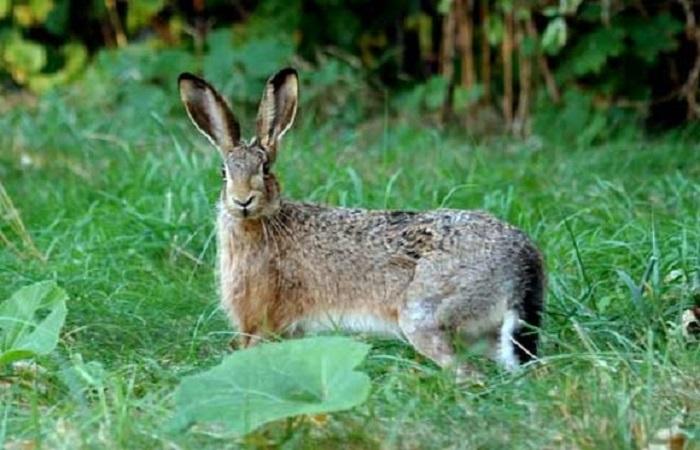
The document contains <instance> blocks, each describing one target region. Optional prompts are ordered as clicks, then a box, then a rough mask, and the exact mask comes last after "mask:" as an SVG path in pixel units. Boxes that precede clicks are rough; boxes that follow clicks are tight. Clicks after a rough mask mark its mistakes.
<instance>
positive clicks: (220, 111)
mask: <svg viewBox="0 0 700 450" xmlns="http://www.w3.org/2000/svg"><path fill="white" fill-rule="evenodd" d="M178 84H179V87H180V98H181V99H182V102H183V103H184V104H185V109H187V114H188V115H189V116H190V119H192V122H193V123H194V124H195V125H196V126H197V128H198V129H199V131H201V132H202V134H204V135H205V136H206V137H207V138H208V139H209V140H210V141H211V143H212V144H214V146H216V148H218V149H219V152H221V156H222V157H223V158H224V164H223V170H222V174H223V177H224V186H223V189H222V194H221V198H222V203H223V206H224V208H226V210H227V211H228V212H229V213H230V214H231V215H233V216H234V217H237V218H240V219H257V218H261V217H266V216H271V215H273V214H274V213H275V212H276V211H277V209H278V208H279V203H280V198H279V196H280V189H279V184H278V182H277V179H276V178H275V176H274V175H273V174H272V172H271V171H270V169H271V167H272V164H273V163H274V162H275V157H276V156H277V146H278V145H279V141H280V139H281V138H282V136H283V135H284V133H286V132H287V130H288V129H289V127H291V126H292V122H293V121H294V116H295V115H296V112H297V99H298V95H299V81H298V78H297V72H296V70H294V69H291V68H287V69H282V70H281V71H279V72H277V73H276V74H275V75H273V76H272V77H270V79H269V80H268V81H267V85H266V86H265V90H264V91H263V96H262V100H261V101H260V107H259V109H258V118H257V131H256V136H255V138H253V139H252V140H250V141H249V142H245V141H243V139H241V128H240V125H239V124H238V121H237V120H236V117H235V116H234V115H233V112H232V111H231V108H230V107H229V106H228V103H227V102H226V100H224V98H223V97H222V96H221V94H219V93H218V92H217V91H216V90H215V89H214V88H213V87H212V86H211V85H210V84H209V83H207V82H206V81H204V80H203V79H201V78H198V77H196V76H194V75H192V74H189V73H183V74H182V75H180V77H179V79H178Z"/></svg>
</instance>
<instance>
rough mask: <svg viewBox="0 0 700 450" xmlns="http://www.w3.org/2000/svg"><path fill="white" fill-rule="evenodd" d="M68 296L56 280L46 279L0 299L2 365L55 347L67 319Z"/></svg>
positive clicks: (0, 361) (0, 355)
mask: <svg viewBox="0 0 700 450" xmlns="http://www.w3.org/2000/svg"><path fill="white" fill-rule="evenodd" d="M66 299H67V295H66V293H65V291H64V290H63V289H61V288H59V287H58V286H56V283H54V282H53V281H43V282H40V283H36V284H33V285H31V286H27V287H24V288H22V289H20V290H18V291H17V292H15V293H14V295H12V297H11V298H10V299H9V300H6V301H4V302H3V303H0V366H3V365H6V364H9V363H11V362H13V361H17V360H19V359H24V358H29V357H32V356H35V355H45V354H47V353H50V352H51V351H53V349H55V348H56V345H57V344H58V336H59V332H60V331H61V327H62V326H63V322H64V321H65V319H66Z"/></svg>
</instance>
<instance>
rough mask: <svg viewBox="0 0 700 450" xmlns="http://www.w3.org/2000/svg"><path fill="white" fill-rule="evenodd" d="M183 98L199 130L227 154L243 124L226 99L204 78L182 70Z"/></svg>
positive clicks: (238, 136)
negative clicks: (237, 118)
mask: <svg viewBox="0 0 700 450" xmlns="http://www.w3.org/2000/svg"><path fill="white" fill-rule="evenodd" d="M177 82H178V86H179V88H180V98H181V99H182V103H184V105H185V109H186V110H187V114H188V115H189V116H190V119H191V120H192V122H193V123H194V124H195V125H196V126H197V129H199V131H201V132H202V134H203V135H205V136H206V137H207V138H208V139H209V140H210V141H211V143H212V144H214V145H215V146H216V147H218V148H219V150H220V151H221V152H222V153H223V154H224V155H225V154H226V153H227V152H228V151H229V150H231V149H232V148H233V147H234V146H235V145H236V144H237V143H238V141H239V140H240V138H241V127H240V125H238V121H237V120H236V117H235V116H234V115H233V112H231V108H229V106H228V104H227V103H226V100H224V98H223V97H222V96H221V94H219V93H218V92H216V90H215V89H214V88H213V87H211V85H210V84H209V83H207V82H206V81H204V80H203V79H201V78H199V77H197V76H195V75H192V74H191V73H183V74H181V75H180V76H179V77H178V79H177Z"/></svg>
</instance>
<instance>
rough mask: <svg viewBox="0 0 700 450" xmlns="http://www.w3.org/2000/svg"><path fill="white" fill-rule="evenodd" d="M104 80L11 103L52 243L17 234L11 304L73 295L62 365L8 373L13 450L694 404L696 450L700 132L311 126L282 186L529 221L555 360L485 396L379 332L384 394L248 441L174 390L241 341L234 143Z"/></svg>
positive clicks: (624, 428)
mask: <svg viewBox="0 0 700 450" xmlns="http://www.w3.org/2000/svg"><path fill="white" fill-rule="evenodd" d="M95 90H96V91H97V92H87V93H86V92H84V90H82V89H78V90H76V91H74V92H72V93H66V94H61V95H54V96H52V97H47V98H45V99H43V100H42V101H41V102H40V103H39V104H38V106H35V107H33V108H25V107H16V108H13V109H12V110H10V111H6V112H5V114H3V115H2V116H0V149H1V151H0V180H1V181H2V184H3V185H4V186H5V188H6V190H7V192H8V194H9V196H10V197H11V198H12V199H13V201H14V203H15V204H16V206H17V207H18V209H19V210H20V212H21V217H22V220H23V222H24V224H25V225H26V228H27V230H28V232H29V234H30V235H31V237H32V239H33V240H34V242H35V243H36V246H37V247H38V248H39V249H40V250H41V251H43V252H45V253H46V255H47V257H48V259H47V261H46V262H45V263H44V262H41V261H38V260H36V259H33V258H31V257H30V256H29V252H28V250H27V249H26V247H22V246H21V245H20V249H21V253H22V255H17V254H15V253H14V252H12V251H10V250H9V249H7V248H3V250H2V252H1V253H0V298H7V297H9V295H10V294H11V293H12V292H13V291H14V290H16V289H17V288H19V287H21V286H23V285H26V284H28V283H30V282H33V281H39V280H43V279H55V280H57V282H58V283H59V284H60V285H61V286H62V287H64V288H65V289H66V290H67V291H68V293H69V295H70V297H71V300H70V302H69V315H68V321H67V324H66V326H65V328H64V332H63V334H62V340H61V345H60V347H59V349H58V350H57V351H56V352H55V353H54V354H53V355H52V356H50V357H47V358H43V359H41V360H40V361H38V362H39V364H40V366H41V367H42V368H43V369H45V370H42V371H39V372H38V373H36V374H34V375H32V374H26V373H24V374H22V373H17V372H16V371H15V372H11V371H7V369H5V372H3V374H0V401H1V402H2V403H1V406H0V444H1V443H2V439H3V437H4V440H5V446H6V448H12V449H15V448H50V449H54V448H70V449H74V448H129V449H132V448H197V449H208V448H211V449H220V448H238V447H249V448H258V447H277V446H282V447H284V448H332V447H341V448H358V449H359V448H493V449H503V448H531V449H542V448H551V449H558V448H584V449H589V448H600V449H611V448H615V449H628V448H629V449H632V448H641V447H642V446H643V445H644V442H646V440H647V439H648V438H649V437H650V436H651V435H653V434H654V433H655V432H656V431H657V430H658V429H660V428H665V427H668V426H669V425H670V423H671V421H672V420H674V418H676V417H678V416H679V415H681V413H682V411H684V410H686V409H687V413H686V415H685V417H684V422H683V423H684V425H683V426H684V429H685V431H686V433H687V434H688V436H690V439H691V442H690V444H689V446H690V447H689V448H700V444H699V442H700V376H698V367H700V347H699V346H698V345H688V344H686V343H684V341H683V338H682V337H681V334H680V331H679V328H678V323H679V317H680V314H681V312H682V310H683V309H684V308H687V307H688V306H689V305H691V304H693V301H694V300H693V296H694V295H695V296H697V295H700V293H698V291H700V280H698V277H699V276H700V208H698V205H700V184H699V183H698V180H700V160H699V159H698V154H700V146H699V145H698V144H697V143H692V142H690V140H689V139H686V138H683V136H674V137H672V138H671V137H668V138H664V139H656V140H646V141H640V140H627V141H624V142H616V143H609V144H606V145H601V146H596V147H587V148H577V147H575V146H572V147H571V148H569V147H566V146H562V145H548V144H540V143H537V142H534V141H533V142H529V143H509V142H490V143H488V144H477V143H474V142H471V141H470V140H469V139H466V138H462V137H457V136H452V137H450V136H447V135H444V134H441V133H439V132H437V131H434V130H430V129H419V128H416V127H413V126H410V125H407V124H400V123H390V122H386V123H381V124H380V125H379V126H376V127H373V126H371V125H370V126H367V127H365V128H362V129H356V128H348V127H343V126H334V125H332V124H331V125H327V126H325V127H321V128H320V129H319V128H314V127H311V126H308V125H304V124H303V120H302V124H301V126H300V127H297V129H296V130H295V131H293V132H291V133H290V134H289V135H288V138H287V140H286V142H285V145H284V147H283V149H282V151H281V154H280V160H279V162H278V164H277V172H278V173H279V175H280V177H281V180H282V183H283V187H284V189H285V191H286V194H287V196H289V197H292V198H296V199H305V200H310V201H318V202H327V203H331V204H340V205H352V206H363V207H369V208H384V207H388V208H404V209H405V208H412V209H429V208H435V207H440V206H446V207H453V208H482V209H486V210H489V211H491V212H492V213H494V214H496V215H497V216H499V217H502V218H503V219H506V220H508V221H510V222H512V223H514V224H516V225H518V226H520V227H522V228H523V229H525V230H526V231H527V232H528V233H529V234H530V235H531V236H532V237H533V238H534V240H535V241H536V242H537V243H538V244H539V245H540V246H541V248H542V250H543V252H544V254H545V255H546V259H547V265H548V269H549V290H548V304H547V308H546V321H545V324H544V328H543V331H542V336H543V346H542V355H543V358H542V360H541V362H540V363H539V364H536V365H534V366H532V367H529V368H528V369H526V370H524V371H523V372H521V373H518V374H514V375H510V374H504V373H501V372H499V371H498V370H497V369H495V368H494V367H492V366H491V365H490V364H489V363H486V362H484V363H483V364H484V367H485V370H486V371H487V373H488V374H489V376H488V379H487V382H486V384H485V386H482V387H474V386H471V387H459V386H456V385H455V384H454V383H453V381H452V380H451V377H450V376H448V375H447V374H444V373H441V372H440V371H439V370H438V369H437V368H436V367H435V366H433V365H432V364H431V363H429V362H428V361H426V360H425V359H423V358H421V357H420V356H418V355H416V354H415V353H414V352H413V351H412V350H411V349H410V348H409V347H407V346H405V345H403V344H401V343H398V342H392V341H375V340H370V342H371V343H372V344H373V350H372V352H371V353H370V356H369V358H368V359H367V361H366V362H365V363H364V365H363V367H362V368H363V369H364V370H366V371H367V372H368V373H369V374H370V375H371V378H372V385H373V388H372V393H371V396H370V399H369V401H368V402H367V403H366V404H364V405H362V406H360V407H358V408H355V409H354V410H351V411H347V412H343V413H337V414H332V415H331V416H329V417H328V418H327V420H325V421H323V420H321V421H319V420H316V421H314V420H310V419H296V420H290V421H286V422H281V423H274V424H271V425H268V426H266V427H264V428H262V429H261V430H259V431H258V432H255V433H253V434H252V435H250V436H248V437H246V438H245V439H239V440H230V439H221V438H220V437H217V436H215V435H210V434H203V433H199V434H198V433H189V434H186V435H173V434H168V433H167V432H166V431H164V430H163V424H164V423H165V422H166V421H167V419H168V417H169V416H170V414H171V412H172V407H173V398H172V392H173V389H174V387H175V386H176V385H177V383H178V380H179V379H180V378H181V377H182V376H183V375H186V374H190V373H194V372H197V371H199V370H202V369H203V368H206V367H210V366H212V365H215V364H216V363H217V362H218V361H220V359H221V357H222V356H223V355H225V354H226V353H227V345H226V344H227V341H228V340H229V338H230V336H231V330H230V329H229V326H228V324H227V323H226V321H225V319H224V317H223V315H222V314H221V313H220V312H219V311H218V309H217V298H216V288H215V283H214V276H213V261H214V255H215V248H214V242H213V239H212V238H213V236H212V231H213V222H212V218H213V202H214V200H215V198H216V197H217V191H218V188H219V184H220V180H219V174H218V172H219V170H218V164H219V161H218V156H217V154H216V153H215V152H214V151H213V150H211V149H210V148H209V147H208V144H207V143H206V142H204V140H203V139H201V138H200V137H198V136H196V135H195V132H194V130H193V128H192V127H191V126H190V125H189V123H188V122H187V120H186V118H185V115H184V113H183V112H182V111H181V110H180V109H179V107H178V106H177V105H176V104H175V102H174V101H173V100H172V99H171V98H170V97H168V96H166V94H164V93H162V92H160V93H159V92H156V91H154V92H151V91H143V92H136V93H135V94H134V93H133V92H131V93H127V94H124V95H122V96H116V94H115V95H113V96H112V97H109V96H107V97H106V98H103V97H101V96H100V95H99V94H100V91H99V89H95ZM380 122H381V121H380ZM251 129H252V126H250V125H249V127H248V128H247V130H251ZM2 230H3V231H5V232H6V233H9V232H10V231H9V228H8V227H7V226H6V225H3V228H2ZM14 239H15V242H16V243H19V242H20V238H19V237H17V236H14ZM620 271H623V272H624V273H626V274H628V275H629V277H631V278H632V280H634V281H635V282H636V283H638V284H641V285H642V294H641V296H640V295H638V294H635V293H634V291H633V290H632V289H630V287H629V286H628V284H626V283H625V282H624V280H623V278H624V275H622V276H621V275H620V273H621V272H620ZM645 274H646V276H645ZM635 300H636V301H635ZM360 339H362V338H360ZM81 361H82V363H81ZM75 367H79V368H81V370H83V371H84V373H88V374H89V375H90V376H89V377H81V376H77V375H76V373H77V372H76V370H75ZM71 368H73V369H71ZM86 380H91V381H90V382H88V381H86ZM202 395H206V393H202ZM0 447H2V445H0Z"/></svg>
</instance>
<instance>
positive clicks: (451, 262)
mask: <svg viewBox="0 0 700 450" xmlns="http://www.w3.org/2000/svg"><path fill="white" fill-rule="evenodd" d="M178 85H179V90H180V97H181V99H182V101H183V103H184V106H185V109H186V110H187V113H188V115H189V117H190V119H191V120H192V122H193V123H194V125H195V126H196V127H197V128H198V129H199V131H200V132H202V133H203V134H204V136H206V137H207V138H208V139H209V140H210V141H211V143H212V144H214V146H215V147H216V148H218V150H219V152H220V153H221V156H222V158H223V178H224V180H223V187H222V190H221V195H220V198H219V201H218V216H217V224H216V227H217V233H218V276H219V283H220V290H221V305H222V307H223V309H224V310H225V311H226V312H227V314H228V316H229V318H230V320H231V322H232V323H233V325H234V326H236V327H237V328H238V331H239V333H240V335H239V336H240V344H241V345H242V346H243V347H247V346H251V345H254V344H255V343H257V342H259V341H260V339H261V338H264V337H265V336H266V335H267V336H269V335H271V334H277V335H289V334H291V333H297V332H304V331H310V330H311V331H317V330H323V329H328V328H330V329H337V328H340V329H344V330H351V331H358V332H374V333H380V334H388V335H390V336H392V335H393V336H398V337H401V338H404V339H405V340H407V341H408V342H409V343H410V344H411V345H412V346H413V347H414V348H415V350H417V351H418V352H419V353H421V354H423V355H425V356H426V357H428V358H429V359H431V360H433V361H434V362H435V363H437V364H438V365H439V366H441V367H449V368H452V369H453V370H456V371H457V374H458V376H459V375H460V374H461V376H463V377H469V376H470V374H471V373H473V372H472V370H473V369H472V368H470V367H468V366H467V365H466V364H464V363H460V361H459V360H458V358H457V352H456V344H459V343H460V342H464V343H467V344H468V343H472V342H474V341H476V340H481V341H485V342H487V344H488V346H487V349H488V354H489V356H491V357H492V358H493V359H494V360H495V361H496V362H498V363H500V365H502V366H503V367H504V368H506V369H508V370H513V369H515V368H516V367H517V366H518V365H519V364H520V363H522V362H525V361H527V360H529V359H532V358H533V357H534V355H535V354H536V352H537V342H538V336H537V332H536V330H534V329H532V328H533V327H538V326H539V325H540V320H541V315H542V308H543V304H544V302H543V294H544V284H545V275H544V271H543V263H542V259H541V256H540V254H539V252H538V250H537V249H536V248H535V247H534V245H533V244H532V243H531V242H530V240H529V239H528V238H527V236H526V235H525V234H524V233H523V232H522V231H519V230H517V229H516V228H513V227H512V226H510V225H507V224H505V223H503V222H500V221H499V220H497V219H495V218H494V217H492V216H490V215H488V214H486V213H483V212H477V211H460V210H449V209H440V210H435V211H428V212H412V211H371V210H363V209H354V208H332V207H327V206H321V205H315V204H308V203H299V202H292V201H288V200H286V199H283V198H281V196H280V185H279V183H278V181H277V178H276V177H275V175H274V174H273V173H272V171H271V169H272V167H273V164H274V162H275V159H276V156H277V150H278V147H279V144H280V140H281V139H282V137H283V136H284V134H285V133H286V132H287V130H289V128H290V127H291V125H292V122H293V121H294V117H295V115H296V112H297V104H298V95H299V81H298V76H297V72H296V71H295V70H294V69H291V68H286V69H283V70H281V71H279V72H278V73H276V74H275V75H273V76H272V77H270V79H269V80H268V82H267V84H266V86H265V88H264V92H263V95H262V100H261V103H260V107H259V110H258V115H257V129H256V135H255V137H254V138H253V139H251V140H249V141H244V140H243V139H242V138H241V131H240V126H239V124H238V122H237V121H236V118H235V116H234V114H233V112H232V111H231V109H230V108H229V106H228V104H227V102H226V101H225V100H224V98H223V97H222V96H221V94H219V93H218V92H217V91H216V90H215V89H214V88H213V87H212V86H211V85H210V84H209V83H207V82H206V81H204V80H203V79H201V78H198V77H197V76H195V75H192V74H190V73H183V74H182V75H180V77H179V79H178Z"/></svg>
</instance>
